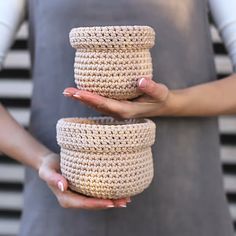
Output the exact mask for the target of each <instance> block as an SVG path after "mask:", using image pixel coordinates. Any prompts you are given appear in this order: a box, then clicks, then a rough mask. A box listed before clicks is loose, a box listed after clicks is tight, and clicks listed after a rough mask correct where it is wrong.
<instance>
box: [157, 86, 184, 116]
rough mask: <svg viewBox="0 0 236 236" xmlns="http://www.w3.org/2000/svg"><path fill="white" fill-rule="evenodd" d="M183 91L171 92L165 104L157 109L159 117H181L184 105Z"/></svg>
mask: <svg viewBox="0 0 236 236" xmlns="http://www.w3.org/2000/svg"><path fill="white" fill-rule="evenodd" d="M182 97H183V90H170V91H169V93H168V96H167V98H166V100H165V102H164V103H163V104H162V105H161V106H160V107H159V109H157V113H158V114H157V116H179V115H180V113H181V109H182V108H181V107H182V104H183V101H182V100H183V99H182Z"/></svg>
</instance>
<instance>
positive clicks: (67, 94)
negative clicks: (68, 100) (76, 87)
mask: <svg viewBox="0 0 236 236" xmlns="http://www.w3.org/2000/svg"><path fill="white" fill-rule="evenodd" d="M62 94H63V95H65V96H71V93H68V92H65V91H64V92H63V93H62Z"/></svg>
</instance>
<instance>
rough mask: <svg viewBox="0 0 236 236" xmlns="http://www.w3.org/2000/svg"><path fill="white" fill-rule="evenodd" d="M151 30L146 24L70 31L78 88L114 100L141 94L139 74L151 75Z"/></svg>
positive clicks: (152, 42)
mask: <svg viewBox="0 0 236 236" xmlns="http://www.w3.org/2000/svg"><path fill="white" fill-rule="evenodd" d="M154 40H155V32H154V30H153V29H152V28H151V27H149V26H104V27H80V28H74V29H72V30H71V32H70V43H71V46H72V47H74V48H75V49H76V54H75V63H74V76H75V83H76V85H77V87H78V89H80V90H87V91H91V92H96V93H98V94H100V95H102V96H105V97H109V98H114V99H118V100H126V99H132V98H135V97H137V96H139V95H140V94H141V92H140V91H139V90H138V89H137V80H138V78H140V77H143V76H148V77H150V78H151V77H152V59H151V55H150V52H149V49H150V48H151V47H153V45H154Z"/></svg>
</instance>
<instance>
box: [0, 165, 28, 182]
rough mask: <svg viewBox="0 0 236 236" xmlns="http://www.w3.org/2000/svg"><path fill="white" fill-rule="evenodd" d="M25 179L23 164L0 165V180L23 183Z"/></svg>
mask: <svg viewBox="0 0 236 236" xmlns="http://www.w3.org/2000/svg"><path fill="white" fill-rule="evenodd" d="M23 181H24V167H23V166H21V165H10V164H1V165H0V182H6V183H22V182H23Z"/></svg>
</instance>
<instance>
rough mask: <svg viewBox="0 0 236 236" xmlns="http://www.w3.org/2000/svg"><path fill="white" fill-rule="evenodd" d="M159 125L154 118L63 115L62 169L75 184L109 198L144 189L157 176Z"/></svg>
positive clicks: (59, 126)
mask: <svg viewBox="0 0 236 236" xmlns="http://www.w3.org/2000/svg"><path fill="white" fill-rule="evenodd" d="M155 130H156V129H155V124H154V122H152V121H151V120H149V119H128V120H123V121H118V120H115V119H113V118H111V117H91V118H65V119H60V120H59V121H58V123H57V142H58V144H59V145H60V146H61V171H62V174H63V175H64V176H65V177H66V179H67V180H68V181H69V185H70V188H71V189H72V190H75V191H77V192H80V193H83V194H85V195H87V196H92V197H97V198H104V199H119V198H123V197H128V196H133V195H136V194H138V193H141V192H142V191H143V190H144V189H145V188H147V187H148V186H149V184H150V183H151V180H152V178H153V160H152V153H151V145H152V144H153V143H154V141H155Z"/></svg>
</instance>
